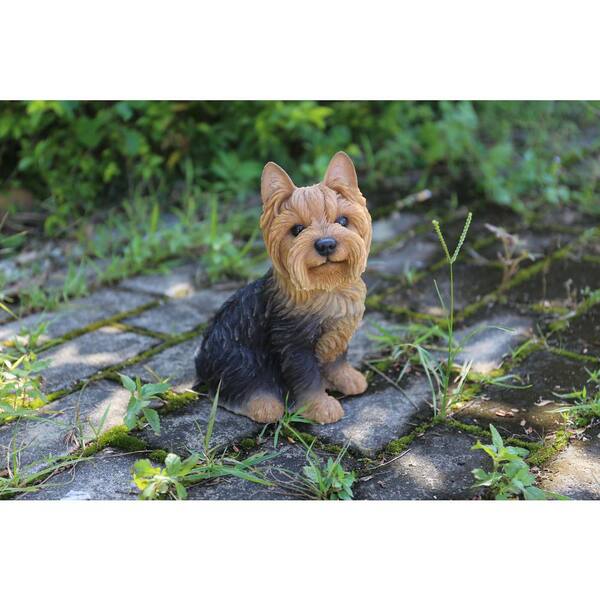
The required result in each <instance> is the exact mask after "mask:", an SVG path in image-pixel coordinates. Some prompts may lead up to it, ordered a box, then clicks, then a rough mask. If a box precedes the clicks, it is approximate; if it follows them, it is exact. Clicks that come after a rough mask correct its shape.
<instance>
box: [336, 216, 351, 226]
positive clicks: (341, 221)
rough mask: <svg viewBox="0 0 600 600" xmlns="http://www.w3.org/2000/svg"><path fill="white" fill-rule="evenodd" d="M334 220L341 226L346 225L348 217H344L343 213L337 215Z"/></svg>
mask: <svg viewBox="0 0 600 600" xmlns="http://www.w3.org/2000/svg"><path fill="white" fill-rule="evenodd" d="M335 222H336V223H339V224H340V225H341V226H342V227H348V217H344V215H342V216H341V217H338V218H337V219H336V220H335Z"/></svg>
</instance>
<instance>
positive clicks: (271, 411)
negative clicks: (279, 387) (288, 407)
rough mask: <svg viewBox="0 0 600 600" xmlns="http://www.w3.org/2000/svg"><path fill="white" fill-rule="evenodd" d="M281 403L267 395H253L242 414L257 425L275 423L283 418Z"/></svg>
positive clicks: (272, 396)
mask: <svg viewBox="0 0 600 600" xmlns="http://www.w3.org/2000/svg"><path fill="white" fill-rule="evenodd" d="M283 411H284V408H283V402H281V400H279V398H277V397H275V396H274V395H272V394H268V393H262V394H261V393H257V394H254V395H253V396H252V397H251V398H250V399H249V400H248V403H247V404H246V406H245V407H244V413H243V414H245V415H246V416H247V417H249V418H251V419H252V420H253V421H256V422H257V423H275V422H277V421H279V419H281V417H283Z"/></svg>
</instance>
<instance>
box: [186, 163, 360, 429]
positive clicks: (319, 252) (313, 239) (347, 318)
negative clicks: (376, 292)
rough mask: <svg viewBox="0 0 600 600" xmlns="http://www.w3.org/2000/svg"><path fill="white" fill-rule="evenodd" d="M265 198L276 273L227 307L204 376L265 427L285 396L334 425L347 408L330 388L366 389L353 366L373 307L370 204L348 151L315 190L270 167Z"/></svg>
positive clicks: (265, 229)
mask: <svg viewBox="0 0 600 600" xmlns="http://www.w3.org/2000/svg"><path fill="white" fill-rule="evenodd" d="M261 196H262V202H263V213H262V216H261V219H260V227H261V229H262V233H263V237H264V241H265V244H266V247H267V251H268V253H269V255H270V257H271V261H272V264H273V268H272V269H271V270H270V271H269V272H268V273H267V274H266V275H265V276H264V277H262V278H261V279H258V280H257V281H254V282H252V283H250V284H248V285H246V286H245V287H244V288H242V289H240V290H239V291H238V292H236V293H235V294H234V295H233V296H232V297H231V298H230V299H229V300H227V302H225V304H224V305H223V306H222V307H221V308H220V310H219V311H218V312H217V314H216V315H215V317H214V318H213V320H212V322H211V323H210V325H209V327H208V329H207V330H206V333H205V335H204V338H203V340H202V344H201V346H200V348H199V349H198V351H197V352H196V355H195V361H196V370H197V373H198V376H199V378H200V381H201V382H204V383H206V384H208V387H209V391H210V393H211V394H215V393H216V390H217V388H218V387H219V385H220V392H219V404H220V405H221V406H223V407H224V408H227V409H229V410H230V411H233V412H235V413H238V414H242V415H246V416H247V417H249V418H250V419H253V420H254V421H257V422H259V423H271V422H275V421H277V420H279V419H280V418H281V416H282V415H283V413H284V398H286V395H287V396H288V398H289V401H290V405H292V406H294V410H299V409H301V410H302V415H303V416H305V417H307V418H309V419H312V420H313V421H316V422H317V423H321V424H324V423H334V422H335V421H338V420H339V419H341V418H342V417H343V415H344V409H343V408H342V405H341V404H340V402H339V401H338V400H337V399H336V398H334V397H333V396H330V395H329V394H328V393H327V390H337V391H339V392H341V393H342V394H343V395H354V394H361V393H362V392H364V391H365V390H366V389H367V381H366V379H365V377H364V375H363V374H362V373H360V371H357V370H356V369H354V368H353V367H352V366H350V364H349V363H348V362H347V360H346V351H347V348H348V342H349V341H350V338H351V337H352V335H353V333H354V332H355V330H356V328H357V327H358V325H359V324H360V322H361V319H362V316H363V313H364V309H365V304H364V303H365V295H366V286H365V284H364V282H363V280H362V279H361V274H362V273H363V272H364V270H365V268H366V264H367V256H368V254H369V249H370V246H371V216H370V215H369V211H368V210H367V203H366V200H365V198H364V197H363V195H362V194H361V192H360V190H359V189H358V180H357V177H356V171H355V169H354V165H353V164H352V161H351V160H350V157H349V156H348V155H347V154H345V153H344V152H338V153H337V154H336V155H335V156H334V157H333V158H332V159H331V162H330V163H329V166H328V168H327V172H326V174H325V178H324V180H323V181H322V182H321V183H317V184H316V185H312V186H310V187H300V188H298V187H296V186H295V185H294V184H293V182H292V180H291V179H290V178H289V176H288V175H287V173H286V172H285V171H284V170H283V169H282V168H281V167H279V166H278V165H276V164H275V163H272V162H270V163H267V165H266V166H265V168H264V170H263V173H262V178H261Z"/></svg>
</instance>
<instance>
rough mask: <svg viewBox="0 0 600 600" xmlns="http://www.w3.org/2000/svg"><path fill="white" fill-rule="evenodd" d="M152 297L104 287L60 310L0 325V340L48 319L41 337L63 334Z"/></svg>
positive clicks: (56, 336) (144, 302) (121, 311)
mask: <svg viewBox="0 0 600 600" xmlns="http://www.w3.org/2000/svg"><path fill="white" fill-rule="evenodd" d="M153 300H154V298H152V296H149V295H148V294H140V293H132V292H126V291H117V290H114V289H102V290H99V291H97V292H94V293H93V294H91V295H89V296H86V297H85V298H78V299H75V300H72V301H71V302H68V303H66V304H65V305H63V306H62V307H61V309H60V310H57V311H53V312H50V313H36V314H33V315H30V316H28V317H25V318H23V319H20V320H18V321H11V322H9V323H6V324H4V325H2V326H0V341H2V340H7V339H11V338H14V337H15V336H17V335H19V332H20V331H21V329H23V328H26V329H34V328H35V327H37V326H38V325H39V324H40V323H42V322H47V323H48V327H47V329H46V333H45V335H44V336H42V337H41V338H40V341H46V340H48V339H51V338H58V337H62V336H63V335H66V334H67V333H70V332H71V331H75V330H77V329H81V328H83V327H86V326H87V325H90V324H91V323H94V322H96V321H101V320H103V319H107V318H109V317H112V316H113V315H116V314H118V313H123V312H127V311H130V310H134V309H136V308H139V307H140V306H143V305H145V304H148V303H149V302H152V301H153Z"/></svg>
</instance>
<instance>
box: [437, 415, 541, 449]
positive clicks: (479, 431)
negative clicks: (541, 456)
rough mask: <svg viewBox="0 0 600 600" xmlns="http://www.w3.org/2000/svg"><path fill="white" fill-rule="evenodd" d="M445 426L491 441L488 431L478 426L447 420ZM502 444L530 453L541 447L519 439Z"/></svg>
mask: <svg viewBox="0 0 600 600" xmlns="http://www.w3.org/2000/svg"><path fill="white" fill-rule="evenodd" d="M445 423H446V425H448V426H449V427H452V428H453V429H458V430H460V431H464V432H465V433H468V434H469V435H473V436H476V437H484V438H486V439H491V437H492V434H491V433H490V431H489V429H484V428H483V427H480V426H479V425H472V424H470V423H463V422H462V421H458V420H456V419H447V420H446V421H445ZM504 442H505V443H506V444H507V445H509V446H519V447H520V448H525V449H527V450H529V451H530V452H534V451H538V450H539V449H540V448H541V446H540V444H538V443H536V442H528V441H526V440H522V439H519V438H514V437H510V438H507V439H505V440H504Z"/></svg>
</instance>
